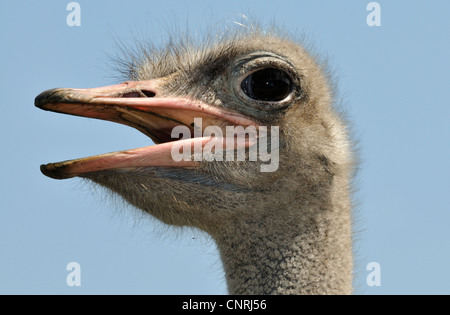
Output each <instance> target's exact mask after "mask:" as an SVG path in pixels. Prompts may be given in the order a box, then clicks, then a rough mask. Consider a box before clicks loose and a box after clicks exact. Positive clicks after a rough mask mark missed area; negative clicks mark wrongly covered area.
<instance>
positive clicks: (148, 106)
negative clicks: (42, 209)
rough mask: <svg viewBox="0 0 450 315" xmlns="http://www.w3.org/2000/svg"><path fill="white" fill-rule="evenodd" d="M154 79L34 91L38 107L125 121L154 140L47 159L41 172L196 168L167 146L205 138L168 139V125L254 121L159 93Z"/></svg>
mask: <svg viewBox="0 0 450 315" xmlns="http://www.w3.org/2000/svg"><path fill="white" fill-rule="evenodd" d="M159 82H161V81H160V80H149V81H129V82H125V83H122V84H118V85H112V86H105V87H100V88H92V89H52V90H47V91H44V92H42V93H41V94H39V95H38V96H37V97H36V100H35V105H36V106H37V107H39V108H41V109H44V110H49V111H54V112H59V113H64V114H70V115H76V116H83V117H90V118H97V119H102V120H109V121H113V122H117V123H121V124H125V125H128V126H131V127H134V128H136V129H138V130H140V131H141V132H143V133H144V134H146V135H147V136H149V137H150V138H151V139H152V140H153V141H154V142H155V143H156V144H157V145H155V146H149V147H143V148H138V149H133V150H126V151H118V152H113V153H106V154H101V155H96V156H91V157H86V158H80V159H75V160H69V161H64V162H59V163H49V164H46V165H42V166H41V171H42V173H44V174H45V175H46V176H49V177H51V178H55V179H65V178H71V177H75V176H80V175H83V174H86V173H90V172H97V171H103V170H111V169H127V168H139V167H150V166H160V167H161V166H162V167H164V166H165V167H197V166H198V162H194V161H183V160H182V161H179V162H177V161H175V160H174V159H173V158H172V156H171V152H172V146H174V145H175V144H176V145H177V147H179V146H180V144H181V143H180V142H181V141H188V142H189V143H190V145H191V147H192V148H194V147H195V146H199V145H200V146H202V147H203V146H205V145H206V143H208V142H209V141H210V140H211V138H210V137H200V138H192V139H184V140H178V139H174V138H171V131H172V129H173V128H174V127H176V126H180V125H181V126H186V127H188V128H190V129H191V130H193V121H194V118H201V119H202V122H203V126H204V127H206V126H211V125H219V126H225V125H227V126H230V125H231V126H233V125H234V126H237V125H240V126H244V127H246V126H251V125H256V123H255V122H254V121H252V120H250V119H249V118H246V117H245V116H242V115H239V114H237V113H235V112H231V111H228V110H225V109H223V108H219V107H217V106H212V105H209V104H206V103H204V102H201V101H198V100H194V99H190V98H183V97H170V96H163V94H162V89H161V87H160V84H159ZM177 140H178V141H177ZM159 143H160V144H159ZM189 143H187V142H185V143H183V144H185V145H189Z"/></svg>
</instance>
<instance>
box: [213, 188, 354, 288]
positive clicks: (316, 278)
mask: <svg viewBox="0 0 450 315" xmlns="http://www.w3.org/2000/svg"><path fill="white" fill-rule="evenodd" d="M329 194H330V195H329V196H328V197H329V198H326V199H324V198H320V197H319V198H318V200H312V201H311V200H309V201H305V200H301V199H300V201H299V200H297V202H296V203H295V204H294V203H292V204H288V205H284V207H276V208H275V207H274V208H272V209H267V208H266V209H265V210H268V211H265V213H266V216H264V217H263V218H261V217H258V218H254V217H251V216H250V217H249V218H247V219H243V218H240V219H239V220H236V222H233V224H231V225H230V224H228V225H227V226H226V227H224V229H223V231H221V232H220V236H218V237H216V242H217V246H218V248H219V251H220V254H221V258H222V262H223V265H224V269H225V274H226V279H227V285H228V289H229V293H230V294H351V293H352V268H353V258H352V231H351V213H350V202H349V199H348V195H347V196H344V198H342V196H340V197H339V196H338V194H336V191H333V189H331V190H329ZM344 195H345V194H344ZM333 196H335V197H333ZM327 199H328V200H327ZM298 201H299V202H298Z"/></svg>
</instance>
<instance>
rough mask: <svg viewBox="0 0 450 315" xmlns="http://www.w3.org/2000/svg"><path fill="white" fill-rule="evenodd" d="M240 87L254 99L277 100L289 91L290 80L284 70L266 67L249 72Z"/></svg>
mask: <svg viewBox="0 0 450 315" xmlns="http://www.w3.org/2000/svg"><path fill="white" fill-rule="evenodd" d="M241 88H242V90H243V91H244V93H245V94H246V95H247V96H248V97H250V98H252V99H254V100H258V101H266V102H277V101H281V100H283V99H285V98H286V97H287V96H288V95H289V93H291V90H292V81H291V78H290V77H289V75H287V73H286V72H284V71H281V70H278V69H274V68H268V69H263V70H259V71H256V72H253V73H252V74H250V75H249V76H248V77H246V78H245V79H244V80H243V81H242V83H241Z"/></svg>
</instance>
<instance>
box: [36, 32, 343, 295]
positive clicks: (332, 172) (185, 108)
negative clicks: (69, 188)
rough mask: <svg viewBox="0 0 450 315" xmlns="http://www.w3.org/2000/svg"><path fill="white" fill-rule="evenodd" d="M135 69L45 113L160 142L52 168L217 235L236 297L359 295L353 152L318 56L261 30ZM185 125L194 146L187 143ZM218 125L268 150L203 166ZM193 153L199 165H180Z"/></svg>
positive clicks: (50, 95)
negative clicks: (106, 124)
mask: <svg viewBox="0 0 450 315" xmlns="http://www.w3.org/2000/svg"><path fill="white" fill-rule="evenodd" d="M128 65H129V68H127V71H126V72H127V73H128V75H129V81H126V82H124V83H122V84H118V85H114V86H106V87H101V88H92V89H52V90H48V91H44V92H43V93H41V94H40V95H39V96H38V97H37V98H36V100H35V104H36V106H37V107H39V108H41V109H44V110H49V111H54V112H59V113H65V114H71V115H78V116H84V117H92V118H97V119H103V120H109V121H113V122H118V123H122V124H126V125H129V126H132V127H134V128H136V129H138V130H140V131H142V132H143V133H144V134H146V135H147V136H149V137H150V138H151V139H152V140H153V141H154V142H155V145H154V146H150V147H143V148H138V149H131V150H127V151H120V152H114V153H107V154H102V155H98V156H92V157H88V158H81V159H75V160H70V161H64V162H59V163H50V164H46V165H42V166H41V170H42V172H43V173H44V174H45V175H47V176H49V177H52V178H55V179H66V178H71V177H76V176H78V177H83V178H86V179H89V180H91V181H93V182H95V183H98V184H100V185H102V186H104V187H107V188H108V189H110V190H112V191H113V192H115V193H117V194H119V195H120V196H122V197H123V198H124V199H125V200H126V201H128V202H129V203H130V204H132V205H134V206H135V207H137V208H140V209H142V210H143V211H145V212H147V213H149V214H151V215H152V216H154V217H156V218H157V219H159V220H161V221H163V222H165V223H167V224H171V225H178V226H192V227H196V228H199V229H201V230H204V231H206V232H207V233H209V234H210V235H211V236H212V238H213V239H214V240H215V241H216V243H217V245H218V248H219V251H220V253H221V257H222V261H223V263H224V268H225V272H226V276H227V283H228V286H229V290H230V292H231V293H259V294H261V293H349V292H351V279H352V276H351V272H352V258H351V224H350V222H351V218H350V201H349V200H350V199H349V179H350V176H351V167H352V160H351V154H350V146H349V142H348V140H347V138H348V137H347V131H346V128H345V126H344V124H343V123H342V121H341V119H340V118H339V116H338V115H337V114H336V112H335V110H334V108H333V96H332V87H331V86H330V83H329V80H328V78H327V75H326V73H324V69H323V67H322V66H321V65H320V64H319V63H318V62H317V61H316V60H315V58H313V57H312V56H311V55H310V54H309V53H308V52H307V51H306V50H305V49H304V48H303V47H302V46H300V45H298V44H296V43H295V42H293V41H291V40H289V39H287V38H285V37H283V36H276V35H273V34H269V33H264V32H261V31H252V32H248V33H238V34H236V35H234V36H229V37H227V38H223V39H222V40H220V41H217V42H214V43H211V44H209V45H205V46H204V47H200V48H199V47H194V46H190V45H179V46H177V47H172V48H171V49H168V50H164V51H152V53H151V54H150V53H149V51H144V52H143V53H142V54H141V55H140V58H132V60H131V61H130V62H129V63H128ZM198 122H201V124H200V125H199V124H198ZM179 126H182V127H183V128H184V129H183V130H188V131H191V132H192V133H191V134H192V136H193V137H192V138H189V139H186V138H184V139H179V138H173V137H172V136H173V134H172V130H174V128H175V127H179ZM211 126H216V128H219V131H223V135H224V136H225V135H226V130H227V127H236V126H242V127H243V128H247V129H246V130H249V129H248V128H254V129H255V130H257V133H256V138H255V139H256V140H255V139H253V140H255V141H251V140H250V137H248V136H247V138H246V141H244V142H243V143H241V147H244V148H245V150H244V151H245V157H246V158H245V159H244V161H237V160H236V156H237V151H238V149H240V148H239V146H238V145H235V146H233V147H232V149H231V151H232V154H231V155H229V156H233V157H234V158H235V159H233V160H229V159H226V158H225V153H224V159H223V160H219V159H215V160H212V161H210V160H208V158H207V156H206V155H204V156H203V157H201V156H200V159H199V158H198V157H197V158H195V153H194V152H196V151H195V150H194V149H195V148H200V149H205V147H207V146H208V145H210V142H211V141H212V139H216V138H218V137H213V135H212V134H208V136H205V133H206V131H207V128H208V127H211ZM261 126H265V127H267V128H266V129H267V130H268V134H267V137H266V138H265V139H264V140H265V141H260V140H262V139H263V138H264V137H263V136H262V130H263V129H261ZM272 127H276V128H272ZM215 130H216V131H217V129H215ZM195 132H199V133H198V134H197V136H195V135H196V133H195ZM198 135H201V136H198ZM241 135H242V134H241ZM176 136H179V135H178V134H177V135H176ZM194 136H195V137H194ZM239 136H240V135H239V134H238V135H237V138H238V137H239ZM230 138H232V139H231V140H234V138H236V137H235V135H233V136H232V137H230V136H228V137H226V136H225V137H224V138H223V139H222V140H223V141H224V142H223V143H225V142H226V141H229V140H230ZM274 139H275V140H276V141H275V142H274V141H271V140H274ZM181 145H183V148H184V150H187V148H191V149H193V150H192V151H191V154H192V156H191V158H190V159H184V160H181V161H176V160H175V159H174V157H173V152H174V150H175V151H176V152H180V151H178V150H179V148H180V147H181ZM254 145H257V146H258V145H259V147H262V146H266V148H264V149H265V150H267V152H270V153H271V154H272V155H271V156H272V158H278V161H279V162H277V165H275V167H273V168H271V169H270V170H269V171H267V169H266V171H262V170H264V166H266V167H267V165H268V163H270V162H271V161H267V159H266V160H263V159H261V158H257V159H256V161H254V160H251V161H250V160H249V154H250V151H251V148H252V147H253V146H254ZM220 147H222V144H221V145H220ZM175 148H176V149H175ZM218 148H219V146H217V147H215V149H216V150H217V149H218ZM227 150H228V151H227V152H228V153H229V151H230V148H228V147H227ZM225 151H226V150H224V152H225ZM257 152H259V151H257ZM272 162H273V161H272Z"/></svg>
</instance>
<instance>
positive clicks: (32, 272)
mask: <svg viewBox="0 0 450 315" xmlns="http://www.w3.org/2000/svg"><path fill="white" fill-rule="evenodd" d="M78 2H79V3H80V5H81V27H69V26H67V25H66V16H67V14H68V13H69V12H68V11H66V5H67V4H68V3H69V1H60V0H59V1H6V2H4V3H2V6H1V11H0V39H1V49H0V56H1V58H0V69H1V71H0V89H1V104H0V106H1V107H0V108H1V114H0V128H1V132H0V141H1V142H0V143H1V150H2V151H1V153H2V154H1V155H0V161H1V166H2V170H1V175H0V294H10V293H16V294H25V293H26V294H37V293H39V294H51V293H52V294H53V293H56V294H111V293H119V294H132V293H137V294H140V293H145V294H190V293H192V294H223V293H226V284H225V280H224V276H223V272H222V266H221V263H220V259H219V256H218V254H217V252H216V249H215V246H214V244H213V243H212V242H211V241H210V240H209V239H208V237H207V236H204V235H203V234H201V233H199V232H192V231H191V230H182V229H173V228H167V227H165V226H163V225H162V224H160V223H158V222H157V221H155V220H148V219H142V218H141V216H140V215H139V214H138V213H137V212H135V211H131V210H130V209H123V208H122V207H117V205H116V204H115V203H114V202H110V201H109V199H108V198H107V197H105V196H104V195H103V194H102V193H101V191H94V190H92V189H91V187H90V186H89V185H88V184H86V183H83V182H82V181H81V180H79V179H71V180H66V181H56V180H52V179H49V178H47V177H45V176H43V175H42V174H41V173H40V171H39V165H40V164H42V163H47V162H55V161H60V160H65V159H70V158H76V157H82V156H88V155H93V154H99V153H105V152H111V151H117V150H122V149H130V148H136V147H141V146H144V145H148V142H149V140H148V139H147V138H146V137H145V136H144V135H142V134H140V133H139V132H138V131H136V130H134V129H132V128H129V127H126V126H121V125H117V124H112V123H108V122H103V121H96V120H92V119H83V118H79V117H71V116H65V115H58V114H54V113H49V112H44V111H41V110H38V109H37V108H35V107H34V103H33V102H34V98H35V96H36V95H38V94H39V93H40V92H41V91H43V90H46V89H49V88H54V87H74V88H83V87H96V86H102V85H107V84H112V83H119V82H118V81H116V79H115V78H114V77H113V76H112V75H111V70H112V67H111V66H110V65H108V62H107V59H106V56H107V55H108V54H115V53H116V52H117V46H116V45H115V43H114V40H113V37H114V36H117V37H118V38H121V39H122V40H123V41H124V42H125V43H129V44H131V43H132V37H133V36H132V34H133V33H140V34H144V35H145V36H146V37H148V38H149V39H153V40H155V41H156V42H160V41H161V39H162V38H164V37H165V33H164V32H165V29H167V27H166V26H167V25H171V23H172V22H174V21H178V23H179V24H180V25H185V24H186V23H188V24H189V25H190V27H191V29H193V30H195V29H199V30H201V31H202V32H205V31H206V30H207V28H208V25H211V24H212V25H216V24H218V25H223V27H230V26H232V24H233V21H236V20H239V19H240V17H239V15H240V14H241V13H242V14H247V15H250V16H253V17H256V18H257V19H258V20H260V21H262V22H263V23H268V22H271V21H274V22H275V23H276V24H278V25H280V26H282V27H283V28H286V29H287V30H289V31H290V32H291V33H292V34H294V35H296V34H298V36H299V37H300V35H301V34H302V33H305V34H306V35H307V38H309V39H310V40H311V41H312V42H313V43H314V44H315V47H316V48H317V50H318V51H319V52H321V53H323V54H325V55H327V56H329V57H330V61H331V63H332V65H333V68H334V69H335V73H336V74H337V76H338V77H339V90H340V92H341V96H342V97H343V99H344V103H345V107H346V109H347V112H348V114H349V118H350V120H351V121H352V122H353V125H354V131H355V134H356V136H357V138H358V140H359V142H360V144H359V146H360V155H361V160H362V163H361V171H360V173H359V177H358V188H359V190H358V194H357V197H358V200H359V203H360V206H359V208H358V210H357V220H356V229H357V230H358V231H359V233H358V234H357V237H358V242H357V243H356V246H357V253H358V256H357V263H358V268H357V269H356V270H355V275H356V283H357V288H356V292H357V293H360V294H449V293H450V271H449V267H450V211H449V210H450V197H449V195H450V190H449V187H450V185H449V178H450V166H449V165H450V163H449V158H450V154H449V153H450V146H449V136H450V127H449V119H450V97H449V90H450V89H449V88H450V79H449V77H450V76H449V73H450V58H449V55H450V54H449V51H450V49H449V48H450V36H449V32H450V22H449V21H450V19H449V14H450V2H449V1H445V0H442V1H437V0H435V1H428V2H426V1H404V0H397V1H379V2H380V4H381V10H382V12H381V14H382V15H381V23H382V25H381V26H380V27H372V28H371V27H368V26H367V24H366V16H367V14H368V12H367V11H366V5H367V4H368V3H369V2H370V1H361V0H360V1H331V0H328V1H324V0H321V1H317V0H314V1H313V0H303V1H299V0H297V1H282V0H278V1H261V0H258V1H243V0H239V1H234V0H228V1H226V2H224V1H221V2H219V1H215V2H213V1H171V0H166V1H150V0H146V1H133V0H129V1H108V2H100V1H78ZM161 23H163V25H164V23H165V26H161ZM114 34H115V35H114ZM72 261H75V262H78V263H79V264H80V265H81V272H82V274H81V276H82V278H81V279H82V280H81V284H82V285H81V287H68V286H67V285H66V276H67V274H68V271H66V265H67V264H68V263H69V262H72ZM369 262H378V263H379V264H380V265H381V268H382V269H381V276H382V280H381V286H380V287H368V286H367V285H366V281H365V279H366V276H367V275H368V271H366V270H365V267H366V265H367V264H368V263H369Z"/></svg>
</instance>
